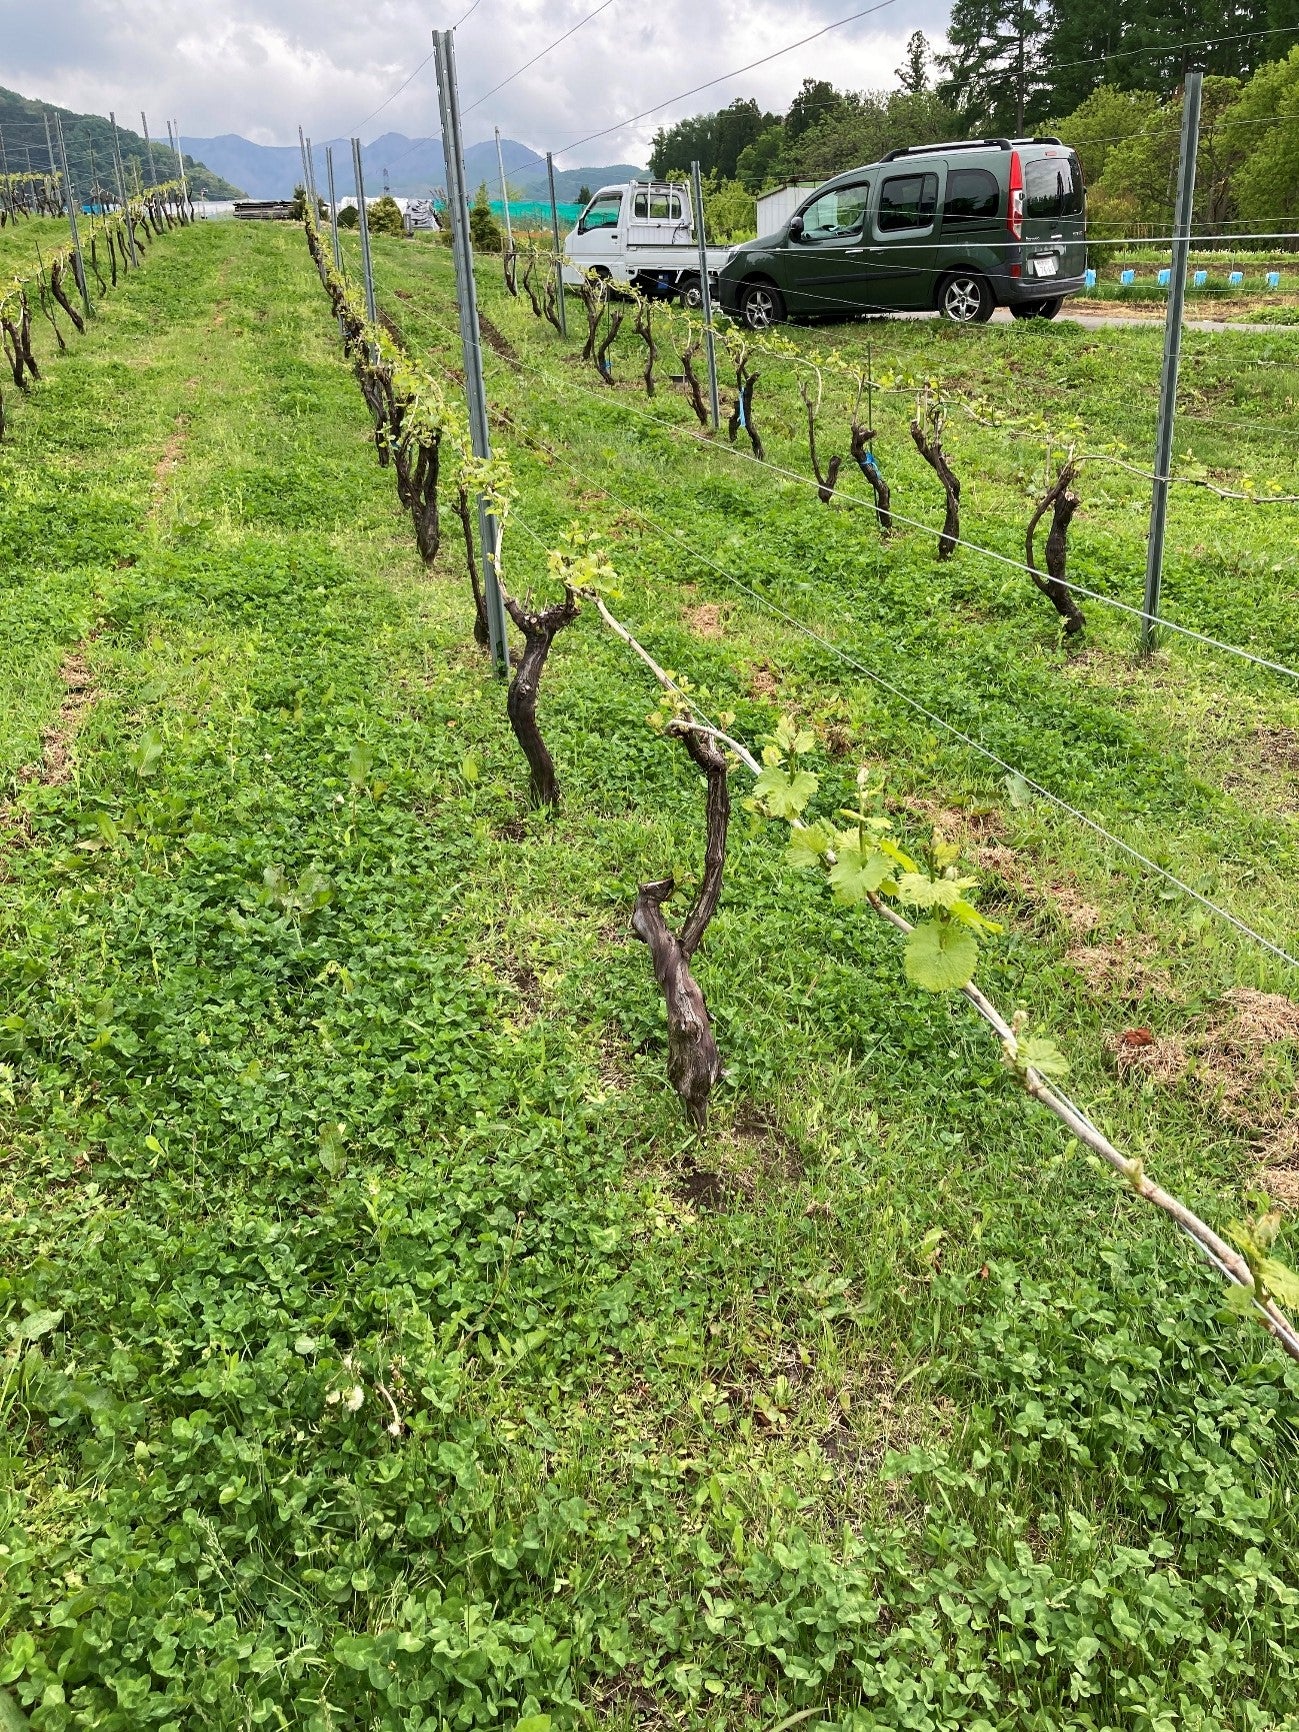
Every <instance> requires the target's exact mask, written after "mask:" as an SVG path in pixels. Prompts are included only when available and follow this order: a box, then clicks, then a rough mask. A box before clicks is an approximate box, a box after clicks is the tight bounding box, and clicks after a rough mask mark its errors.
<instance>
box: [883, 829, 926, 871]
mask: <svg viewBox="0 0 1299 1732" xmlns="http://www.w3.org/2000/svg"><path fill="white" fill-rule="evenodd" d="M879 847H880V849H881V850H882V852H883V853H885V854H887V855H888V857H889V859H890V860H892V862H893V863H894V865H895V866H900V867H901V868H902V870H903V871H904V872H919V870H920V868H919V866H917V865H916V863H915V861H914V860H913V859H912V858H911V856H910V854H908V853H907V852H906V850H905V849H903V848H899V847H898V845H897V843H896V842H894V841H891V840H890V839H889V837H887V836H881V837H880V839H879Z"/></svg>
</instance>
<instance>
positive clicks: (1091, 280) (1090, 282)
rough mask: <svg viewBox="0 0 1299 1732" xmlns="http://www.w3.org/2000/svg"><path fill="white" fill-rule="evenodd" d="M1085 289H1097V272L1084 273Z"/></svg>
mask: <svg viewBox="0 0 1299 1732" xmlns="http://www.w3.org/2000/svg"><path fill="white" fill-rule="evenodd" d="M1083 287H1084V288H1085V289H1094V288H1095V287H1096V272H1095V271H1084V272H1083Z"/></svg>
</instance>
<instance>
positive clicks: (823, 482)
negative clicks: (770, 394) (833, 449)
mask: <svg viewBox="0 0 1299 1732" xmlns="http://www.w3.org/2000/svg"><path fill="white" fill-rule="evenodd" d="M798 392H799V396H800V397H802V399H803V407H804V408H805V409H806V410H807V445H808V450H809V451H810V453H811V456H812V473H813V475H815V476H816V492H817V498H818V499H819V500H820V501H821V503H822V505H828V504H829V503H830V501H831V500H832V499H833V498H834V490H835V488H836V487H837V486H838V484H839V471H840V469H842V468H843V458H842V457H832V458H831V459H830V466H829V468H828V469H827V470H826V471H825V473H824V475H823V474H822V473H821V465H820V463H819V462H818V460H817V455H816V410H815V408H814V407H813V404H812V398H811V395H810V393H809V392H808V389H807V384H806V381H805V380H802V379H800V380H799V382H798Z"/></svg>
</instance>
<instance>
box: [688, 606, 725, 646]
mask: <svg viewBox="0 0 1299 1732" xmlns="http://www.w3.org/2000/svg"><path fill="white" fill-rule="evenodd" d="M681 617H682V619H683V620H684V621H685V623H686V625H687V627H688V628H689V629H690V630H691V631H692V632H693V633H694V634H695V636H696V637H705V638H719V637H721V635H722V624H723V620H724V618H725V615H724V614H723V611H722V609H721V608H720V607H719V606H718V604H717V603H716V602H715V601H709V602H705V603H704V604H703V606H702V607H691V608H687V609H686V611H685V612H684V613H683V614H682V616H681Z"/></svg>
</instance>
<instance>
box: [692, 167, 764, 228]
mask: <svg viewBox="0 0 1299 1732" xmlns="http://www.w3.org/2000/svg"><path fill="white" fill-rule="evenodd" d="M704 226H705V229H706V232H707V235H708V240H709V243H710V245H716V244H718V243H721V244H729V243H730V242H731V241H750V240H752V239H753V238H754V236H755V235H756V234H757V232H758V211H757V206H756V205H755V203H754V200H753V194H752V193H751V192H750V191H749V190H748V188H747V187H745V186H743V185H742V184H741V183H740V182H739V181H738V180H724V179H722V177H721V176H720V175H715V176H713V177H712V178H711V179H710V180H708V181H706V182H705V184H704Z"/></svg>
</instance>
